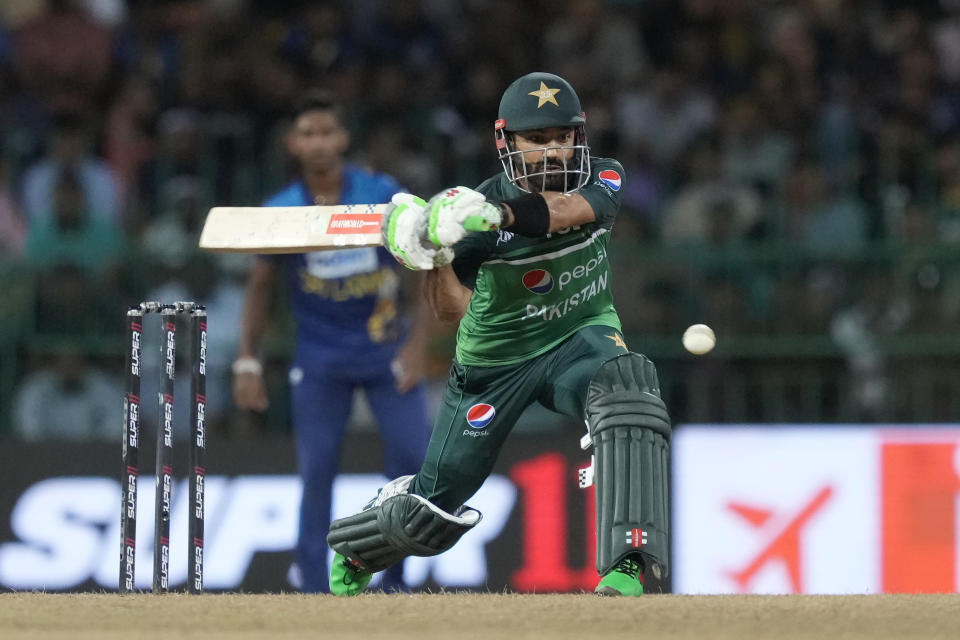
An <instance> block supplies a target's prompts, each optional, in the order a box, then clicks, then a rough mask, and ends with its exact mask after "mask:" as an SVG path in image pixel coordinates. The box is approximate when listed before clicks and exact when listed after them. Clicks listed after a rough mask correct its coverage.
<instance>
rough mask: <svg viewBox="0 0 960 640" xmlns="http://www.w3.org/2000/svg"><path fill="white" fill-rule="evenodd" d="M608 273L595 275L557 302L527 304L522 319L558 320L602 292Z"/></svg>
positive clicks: (604, 288) (604, 289) (605, 286)
mask: <svg viewBox="0 0 960 640" xmlns="http://www.w3.org/2000/svg"><path fill="white" fill-rule="evenodd" d="M608 276H609V274H606V273H604V274H601V275H599V276H598V277H597V279H596V280H594V281H593V282H591V283H590V284H588V285H586V286H585V287H584V288H583V289H581V290H580V291H578V292H576V293H575V294H573V295H572V296H570V297H569V298H566V299H565V300H563V301H561V302H558V303H557V304H550V305H546V304H545V305H539V306H538V305H535V304H528V305H527V308H526V311H525V312H524V316H523V319H524V320H526V319H528V318H540V319H541V320H544V321H550V320H559V319H560V318H562V317H563V316H565V315H567V313H568V312H569V311H571V310H572V309H573V308H574V307H577V306H579V305H580V304H581V303H585V302H587V301H588V300H590V299H591V298H593V297H594V296H595V295H597V294H598V293H602V292H604V291H606V289H607V277H608Z"/></svg>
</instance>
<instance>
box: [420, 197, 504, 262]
mask: <svg viewBox="0 0 960 640" xmlns="http://www.w3.org/2000/svg"><path fill="white" fill-rule="evenodd" d="M427 211H428V214H427V215H428V218H427V237H428V238H429V239H430V242H432V243H433V244H435V245H437V246H440V247H452V246H453V245H454V244H456V243H457V242H459V241H460V239H462V238H463V237H464V236H465V235H467V233H469V232H471V231H493V230H496V229H499V228H500V225H501V223H502V222H503V215H502V213H501V211H500V208H499V207H497V206H495V205H493V204H490V203H489V202H487V199H486V198H485V197H484V195H483V194H482V193H480V192H478V191H474V190H473V189H468V188H467V187H453V188H451V189H445V190H443V191H441V192H440V193H438V194H437V195H435V196H433V197H432V198H430V202H428V203H427Z"/></svg>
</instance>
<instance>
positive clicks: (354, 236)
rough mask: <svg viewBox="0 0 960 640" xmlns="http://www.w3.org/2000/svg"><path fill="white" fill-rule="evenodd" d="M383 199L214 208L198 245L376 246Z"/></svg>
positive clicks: (276, 248) (234, 248) (280, 249)
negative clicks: (343, 203) (342, 202)
mask: <svg viewBox="0 0 960 640" xmlns="http://www.w3.org/2000/svg"><path fill="white" fill-rule="evenodd" d="M386 209H387V205H386V204H345V205H335V206H326V207H320V206H308V207H214V208H212V209H210V212H209V213H208V214H207V219H206V221H205V222H204V224H203V231H202V232H201V233H200V248H201V249H204V250H206V251H214V252H220V253H304V252H307V251H323V250H327V249H349V248H353V247H376V246H379V245H380V244H381V239H380V219H381V217H382V216H383V213H384V211H386Z"/></svg>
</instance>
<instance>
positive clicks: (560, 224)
mask: <svg viewBox="0 0 960 640" xmlns="http://www.w3.org/2000/svg"><path fill="white" fill-rule="evenodd" d="M500 211H501V214H502V216H503V222H502V223H501V224H500V228H501V229H505V230H508V231H515V232H517V233H520V231H518V230H517V227H518V225H519V226H521V227H523V226H526V227H529V229H527V230H528V231H529V232H530V233H531V234H533V235H534V237H537V236H542V235H546V234H548V233H555V232H557V231H561V230H563V229H568V228H570V227H575V226H579V225H584V224H589V223H591V222H594V221H596V219H597V216H596V214H595V213H594V211H593V207H592V206H591V205H590V203H589V202H587V199H586V198H584V197H583V196H582V195H580V194H579V193H560V192H558V191H547V192H544V193H529V194H525V195H523V196H520V197H519V198H515V199H514V200H507V201H506V202H501V203H500ZM521 218H522V219H521ZM543 229H545V230H543ZM520 235H527V234H524V233H520Z"/></svg>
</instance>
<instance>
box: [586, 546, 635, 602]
mask: <svg viewBox="0 0 960 640" xmlns="http://www.w3.org/2000/svg"><path fill="white" fill-rule="evenodd" d="M593 592H594V593H596V594H597V595H598V596H642V595H643V583H642V582H640V561H639V560H638V559H636V558H634V557H632V556H627V557H626V558H624V559H623V560H621V561H620V562H618V563H617V566H615V567H614V568H613V569H611V570H610V571H609V573H607V575H605V576H603V577H602V578H601V579H600V584H598V585H597V588H596V589H594V591H593Z"/></svg>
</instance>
